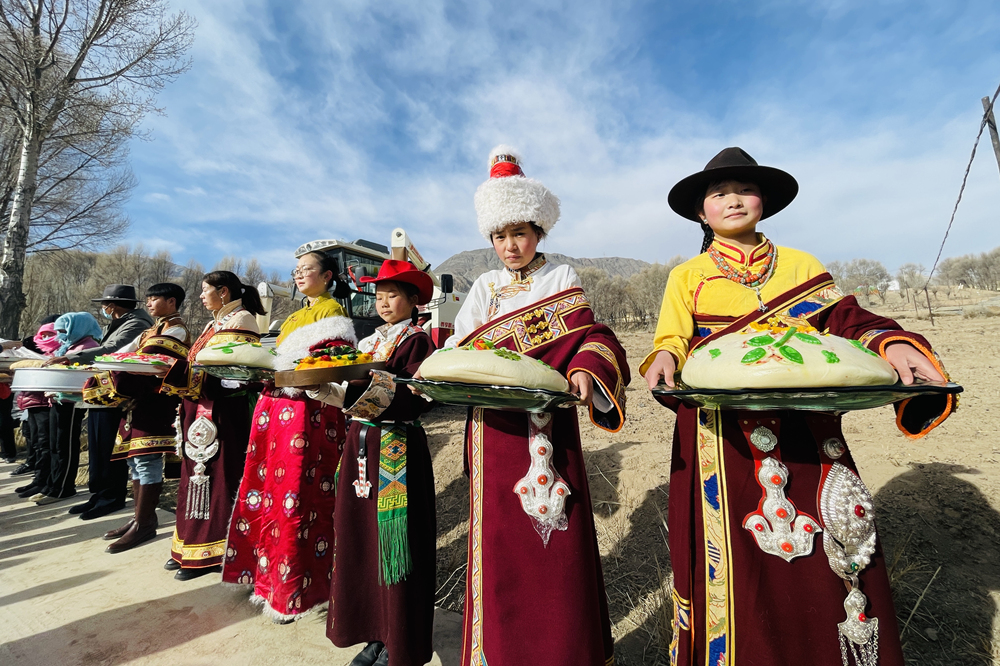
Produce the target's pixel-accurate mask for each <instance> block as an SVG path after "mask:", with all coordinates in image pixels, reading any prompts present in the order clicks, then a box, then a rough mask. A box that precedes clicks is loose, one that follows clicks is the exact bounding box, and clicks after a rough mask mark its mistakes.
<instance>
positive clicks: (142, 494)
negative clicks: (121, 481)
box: [107, 482, 163, 553]
mask: <svg viewBox="0 0 1000 666" xmlns="http://www.w3.org/2000/svg"><path fill="white" fill-rule="evenodd" d="M162 489H163V482H160V483H147V484H146V485H144V486H141V487H140V490H139V500H138V501H137V502H136V510H135V524H134V525H132V527H130V528H129V530H128V531H127V532H126V533H125V534H124V535H123V536H122V538H121V539H118V541H115V542H114V543H113V544H111V545H110V546H108V548H107V551H108V552H109V553H121V552H123V551H126V550H129V549H130V548H134V547H135V546H138V545H139V544H141V543H145V542H147V541H149V540H150V539H153V538H155V537H156V527H157V519H156V504H157V502H159V501H160V490H162Z"/></svg>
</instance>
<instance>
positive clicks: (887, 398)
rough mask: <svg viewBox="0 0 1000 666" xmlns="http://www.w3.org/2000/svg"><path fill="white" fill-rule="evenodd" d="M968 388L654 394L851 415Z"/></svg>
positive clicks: (724, 405) (718, 405)
mask: <svg viewBox="0 0 1000 666" xmlns="http://www.w3.org/2000/svg"><path fill="white" fill-rule="evenodd" d="M963 390H964V389H963V388H962V387H961V386H959V385H958V384H955V383H952V382H944V383H938V382H915V383H913V384H910V385H909V386H907V385H905V384H900V383H896V384H890V385H886V386H831V387H823V388H795V389H695V388H690V387H687V386H684V385H679V387H678V388H676V389H670V388H667V386H666V385H665V384H660V385H659V386H657V387H656V388H654V389H653V395H655V396H664V397H674V398H678V399H679V400H682V401H684V402H687V403H690V404H693V405H696V406H698V407H709V408H711V409H746V410H750V411H768V410H772V409H802V410H807V411H811V412H848V411H854V410H859V409H874V408H876V407H884V406H885V405H891V404H892V403H894V402H899V401H900V400H906V399H907V398H915V397H917V396H921V395H938V394H948V393H961V392H962V391H963Z"/></svg>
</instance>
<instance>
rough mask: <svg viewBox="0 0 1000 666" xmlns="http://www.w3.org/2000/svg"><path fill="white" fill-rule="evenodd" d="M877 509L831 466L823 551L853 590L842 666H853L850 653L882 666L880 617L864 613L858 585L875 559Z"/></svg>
mask: <svg viewBox="0 0 1000 666" xmlns="http://www.w3.org/2000/svg"><path fill="white" fill-rule="evenodd" d="M827 441H829V440H827ZM825 445H826V442H824V448H825ZM873 508H874V500H873V499H872V496H871V493H870V492H869V491H868V487H867V486H865V484H864V482H862V481H861V478H860V477H859V476H858V475H857V474H855V473H854V472H853V471H851V470H850V469H848V468H847V467H845V466H844V465H841V464H840V463H833V465H832V466H831V467H830V471H829V473H827V475H826V477H825V478H824V479H823V485H822V488H821V490H820V496H819V511H820V518H821V519H822V520H823V524H824V526H825V527H826V531H825V532H824V533H823V550H825V551H826V556H827V559H828V560H829V561H830V568H831V569H833V572H834V573H836V574H837V575H838V576H840V577H841V578H843V579H844V580H846V581H848V582H849V583H850V590H851V591H850V592H848V594H847V598H846V599H845V600H844V610H845V611H847V619H846V620H845V621H844V622H841V623H840V624H839V625H837V627H838V630H839V638H840V654H841V658H842V660H843V663H844V666H850V662H849V660H848V653H850V654H852V655H853V656H854V661H855V663H856V664H857V665H858V666H876V664H877V663H878V618H875V617H869V616H867V615H866V614H865V606H867V605H868V599H867V598H866V597H865V595H864V594H862V593H861V590H860V589H859V582H858V573H859V572H860V571H861V570H862V569H864V568H865V567H867V566H868V564H869V563H870V562H871V558H872V555H874V554H875V541H876V533H875V514H874V512H873V511H872V509H873Z"/></svg>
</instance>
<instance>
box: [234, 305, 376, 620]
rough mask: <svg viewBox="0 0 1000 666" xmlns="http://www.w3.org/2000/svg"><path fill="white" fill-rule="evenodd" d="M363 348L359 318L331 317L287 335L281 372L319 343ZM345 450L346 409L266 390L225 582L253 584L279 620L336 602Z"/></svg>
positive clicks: (281, 354) (257, 414) (255, 424)
mask: <svg viewBox="0 0 1000 666" xmlns="http://www.w3.org/2000/svg"><path fill="white" fill-rule="evenodd" d="M356 341H357V338H356V337H355V335H354V326H353V324H352V323H351V320H350V319H348V318H346V317H327V318H326V319H321V320H319V321H317V322H315V323H312V324H309V325H306V326H302V327H301V328H298V329H295V330H294V331H292V332H290V333H289V334H287V335H285V336H284V338H283V339H282V343H281V345H280V346H279V347H278V359H277V361H276V363H275V367H276V368H277V369H279V370H285V369H291V368H293V367H294V365H295V361H296V360H297V359H300V358H302V357H304V356H306V355H308V352H309V349H310V347H314V346H316V345H322V346H328V345H338V344H350V345H352V346H353V345H355V344H356ZM343 445H344V415H343V412H341V411H340V410H339V409H337V408H336V407H331V406H328V405H324V404H323V403H321V402H318V401H316V400H311V399H309V398H308V397H306V395H305V393H304V392H302V391H300V390H297V389H277V388H274V387H273V386H269V387H267V388H265V389H264V392H263V394H262V396H261V398H260V400H259V401H258V402H257V407H256V409H255V410H254V414H253V423H252V425H251V431H250V445H249V446H248V447H247V455H246V462H245V464H244V470H243V480H242V482H241V483H240V489H239V493H238V494H237V498H236V504H235V506H234V508H233V516H232V520H231V521H230V523H229V537H228V539H227V542H226V558H225V561H224V562H223V568H222V581H223V582H224V583H235V584H241V585H252V586H253V595H254V596H253V597H252V600H253V601H254V602H255V603H258V604H260V605H261V606H262V607H263V610H264V613H265V614H266V615H268V616H270V617H272V618H273V619H279V620H287V619H294V618H295V617H297V616H299V615H301V614H302V613H305V612H306V611H309V610H311V609H312V608H314V607H317V606H322V605H325V604H326V603H327V602H328V601H329V597H330V579H331V577H332V572H333V545H334V531H333V512H334V504H335V492H334V491H335V488H334V477H335V475H336V472H337V464H338V462H339V461H340V452H341V450H342V448H343Z"/></svg>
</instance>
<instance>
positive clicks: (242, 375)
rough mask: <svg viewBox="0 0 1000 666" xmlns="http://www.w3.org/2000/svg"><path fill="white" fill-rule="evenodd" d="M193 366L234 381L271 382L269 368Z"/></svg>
mask: <svg viewBox="0 0 1000 666" xmlns="http://www.w3.org/2000/svg"><path fill="white" fill-rule="evenodd" d="M194 367H196V368H198V369H199V370H204V371H205V372H207V373H208V374H210V375H212V376H213V377H218V378H219V379H229V380H232V381H236V382H273V381H274V370H271V369H270V368H251V367H250V366H246V365H201V364H199V363H196V364H195V365H194Z"/></svg>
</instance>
